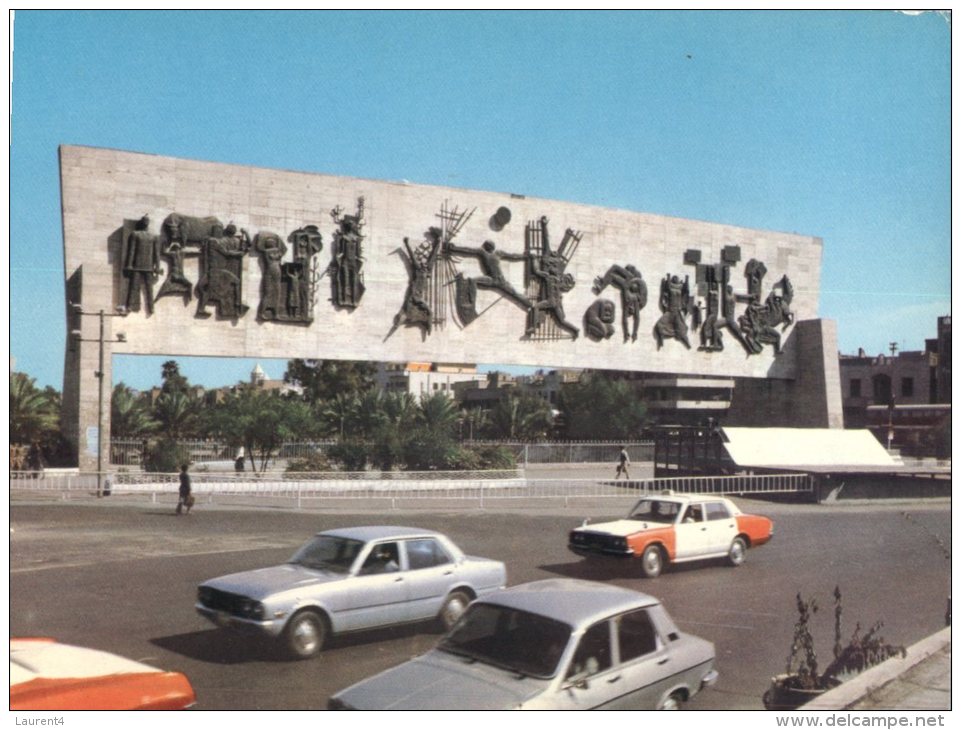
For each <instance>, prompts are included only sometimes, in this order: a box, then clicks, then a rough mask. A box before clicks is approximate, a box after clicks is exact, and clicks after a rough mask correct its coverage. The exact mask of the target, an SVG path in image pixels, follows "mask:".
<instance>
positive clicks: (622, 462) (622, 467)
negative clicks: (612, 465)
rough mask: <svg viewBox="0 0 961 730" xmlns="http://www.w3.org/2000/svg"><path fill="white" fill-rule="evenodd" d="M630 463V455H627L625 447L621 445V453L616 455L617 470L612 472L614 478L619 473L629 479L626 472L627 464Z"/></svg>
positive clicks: (629, 476)
mask: <svg viewBox="0 0 961 730" xmlns="http://www.w3.org/2000/svg"><path fill="white" fill-rule="evenodd" d="M630 463H631V457H630V456H628V455H627V447H626V446H622V447H621V453H620V454H618V455H617V471H616V472H614V478H615V479H617V478H618V477H619V476H621V474H623V475H624V478H625V479H630V478H631V475H630V474H628V473H627V465H628V464H630Z"/></svg>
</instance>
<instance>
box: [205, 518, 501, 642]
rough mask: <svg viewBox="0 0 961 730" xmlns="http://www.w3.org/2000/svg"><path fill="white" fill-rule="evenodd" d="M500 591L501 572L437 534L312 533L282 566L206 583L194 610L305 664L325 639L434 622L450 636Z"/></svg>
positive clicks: (408, 530) (386, 530) (393, 530)
mask: <svg viewBox="0 0 961 730" xmlns="http://www.w3.org/2000/svg"><path fill="white" fill-rule="evenodd" d="M506 582H507V572H506V569H505V567H504V564H503V563H501V562H498V561H496V560H489V559H487V558H478V557H472V556H467V555H464V553H463V552H461V550H460V548H458V547H457V546H456V545H454V543H453V542H451V541H450V540H449V539H448V538H447V537H445V536H444V535H442V534H440V533H438V532H432V531H430V530H421V529H417V528H413V527H353V528H348V529H340V530H330V531H328V532H321V533H318V534H317V535H315V536H314V537H312V538H311V539H310V540H308V541H307V542H306V543H305V544H304V545H303V546H302V547H301V548H300V549H299V550H298V551H297V552H296V553H294V555H293V557H291V559H290V560H288V561H287V562H286V563H284V564H283V565H277V566H274V567H270V568H259V569H257V570H250V571H246V572H243V573H234V574H232V575H225V576H223V577H220V578H214V579H213V580H208V581H206V582H205V583H203V584H201V585H200V587H199V588H198V589H197V604H196V609H197V611H198V612H199V613H200V615H201V616H205V617H206V618H208V619H210V620H211V621H212V622H213V623H214V624H216V625H217V626H221V627H225V628H228V629H232V630H235V631H240V632H246V633H250V634H254V635H260V636H266V637H271V638H274V639H276V640H278V641H281V642H283V643H284V644H285V645H286V648H287V649H288V650H289V651H290V653H291V654H292V655H293V656H294V657H295V658H299V659H305V658H307V657H310V656H313V655H314V654H316V653H318V652H319V651H320V650H321V649H322V648H323V645H324V641H325V639H326V638H327V637H328V636H330V635H331V634H341V633H345V632H349V631H359V630H362V629H371V628H375V627H379V626H389V625H394V624H403V623H409V622H416V621H424V620H427V619H432V618H437V619H439V620H440V622H441V624H442V625H443V627H444V628H449V627H451V626H453V625H454V622H456V621H457V619H458V618H460V615H461V614H462V613H463V612H464V610H465V609H466V608H467V604H469V603H470V602H471V601H472V600H474V599H475V598H476V597H478V596H484V595H487V594H489V593H491V592H493V591H498V590H500V589H501V588H503V587H504V585H505V584H506Z"/></svg>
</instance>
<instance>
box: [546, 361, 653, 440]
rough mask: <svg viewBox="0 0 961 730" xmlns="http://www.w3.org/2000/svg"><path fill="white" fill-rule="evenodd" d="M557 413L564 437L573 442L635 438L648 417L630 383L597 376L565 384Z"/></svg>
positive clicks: (642, 403)
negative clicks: (560, 418) (562, 426)
mask: <svg viewBox="0 0 961 730" xmlns="http://www.w3.org/2000/svg"><path fill="white" fill-rule="evenodd" d="M560 410H561V413H562V415H563V419H564V435H565V436H566V437H567V438H569V439H572V440H625V439H633V438H638V437H639V436H640V434H641V430H642V429H643V428H644V423H645V416H646V414H647V408H646V407H645V405H644V402H643V401H642V400H641V398H640V396H639V395H638V394H637V392H636V391H635V390H634V389H633V388H632V387H631V386H630V384H628V383H626V382H625V381H623V380H610V379H609V378H606V377H604V376H601V375H596V374H595V375H592V376H590V377H585V378H583V379H582V380H581V381H580V382H578V383H571V384H568V385H566V386H565V387H564V388H563V389H562V390H561V397H560Z"/></svg>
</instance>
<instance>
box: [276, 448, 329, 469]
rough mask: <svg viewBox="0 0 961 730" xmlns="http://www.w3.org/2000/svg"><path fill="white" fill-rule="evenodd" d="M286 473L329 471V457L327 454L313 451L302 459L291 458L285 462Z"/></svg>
mask: <svg viewBox="0 0 961 730" xmlns="http://www.w3.org/2000/svg"><path fill="white" fill-rule="evenodd" d="M285 471H286V473H288V474H289V473H291V472H318V471H330V459H328V458H327V454H324V453H322V452H320V451H313V452H311V453H310V454H308V455H307V456H306V457H304V458H303V459H293V460H291V461H290V463H288V464H287V468H286V469H285Z"/></svg>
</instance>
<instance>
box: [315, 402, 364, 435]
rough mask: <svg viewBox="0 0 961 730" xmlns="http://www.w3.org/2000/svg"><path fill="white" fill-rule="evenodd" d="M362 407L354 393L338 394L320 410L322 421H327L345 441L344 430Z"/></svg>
mask: <svg viewBox="0 0 961 730" xmlns="http://www.w3.org/2000/svg"><path fill="white" fill-rule="evenodd" d="M359 407H360V403H359V399H358V398H357V396H356V395H354V394H353V393H338V394H337V395H336V396H335V397H334V398H333V399H332V400H329V401H327V402H326V403H324V404H323V405H322V406H321V408H320V417H321V420H323V421H326V422H327V423H328V424H329V426H332V427H333V428H334V429H336V430H337V432H338V433H339V434H340V439H341V441H343V439H344V428H345V426H346V424H347V421H348V420H350V419H351V418H352V417H353V416H354V414H355V413H356V412H357V409H358V408H359Z"/></svg>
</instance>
